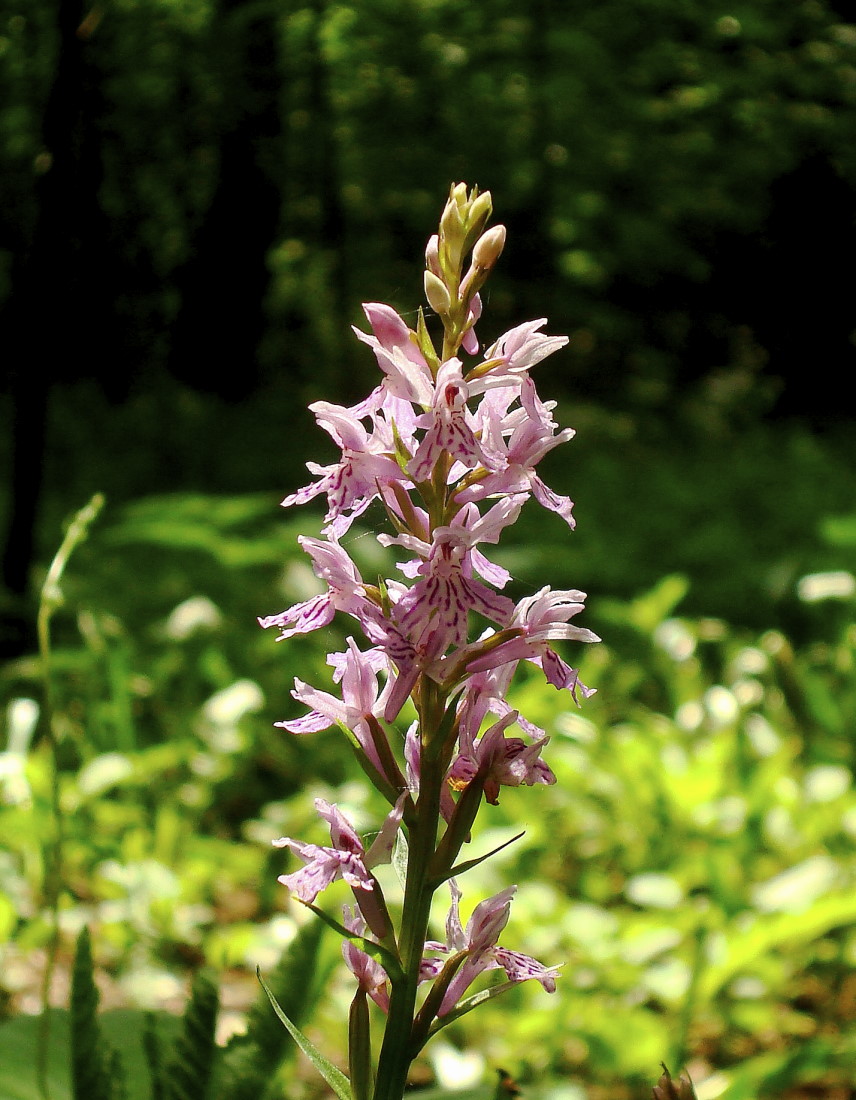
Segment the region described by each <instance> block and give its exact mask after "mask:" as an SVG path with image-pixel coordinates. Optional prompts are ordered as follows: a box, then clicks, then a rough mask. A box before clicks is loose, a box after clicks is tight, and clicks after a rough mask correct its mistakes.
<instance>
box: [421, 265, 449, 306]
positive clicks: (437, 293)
mask: <svg viewBox="0 0 856 1100" xmlns="http://www.w3.org/2000/svg"><path fill="white" fill-rule="evenodd" d="M425 297H426V298H427V299H428V305H429V306H430V307H431V308H432V309H433V310H434V312H435V313H441V314H443V313H448V312H449V310H450V309H451V308H452V299H451V298H450V297H449V291H448V290H447V289H446V284H445V283H444V282H443V280H442V279H440V278H438V277H437V276H436V275H435V274H434V272H433V271H426V272H425Z"/></svg>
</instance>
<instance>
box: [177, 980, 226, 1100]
mask: <svg viewBox="0 0 856 1100" xmlns="http://www.w3.org/2000/svg"><path fill="white" fill-rule="evenodd" d="M219 1007H220V997H219V993H218V990H217V986H216V984H215V983H214V981H213V980H212V978H211V977H210V976H209V975H208V974H206V973H205V972H200V973H199V974H197V975H196V977H195V978H194V979H193V986H192V988H191V991H190V1001H189V1002H188V1005H187V1008H186V1009H185V1012H184V1017H183V1019H182V1028H181V1033H180V1035H179V1036H178V1038H177V1039H176V1041H175V1047H174V1049H173V1053H172V1057H171V1058H170V1059H169V1062H168V1065H167V1070H166V1074H165V1080H164V1083H163V1096H164V1100H205V1097H206V1096H207V1095H208V1089H209V1085H210V1081H211V1074H212V1069H213V1066H214V1058H215V1055H216V1051H217V1048H216V1045H215V1042H214V1028H215V1026H216V1024H217V1011H218V1009H219Z"/></svg>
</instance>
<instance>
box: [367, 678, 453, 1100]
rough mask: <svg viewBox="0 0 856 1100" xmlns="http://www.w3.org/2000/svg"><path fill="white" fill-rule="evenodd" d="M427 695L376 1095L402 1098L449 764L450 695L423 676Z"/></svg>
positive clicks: (385, 1099)
mask: <svg viewBox="0 0 856 1100" xmlns="http://www.w3.org/2000/svg"><path fill="white" fill-rule="evenodd" d="M421 697H422V701H423V705H422V706H421V708H420V711H421V715H420V730H421V731H422V763H421V774H420V780H419V800H418V801H417V803H416V812H415V817H414V823H413V827H412V829H411V830H410V836H409V844H408V859H407V878H406V880H405V886H404V904H403V908H402V914H401V929H400V934H399V954H400V957H401V965H402V969H403V971H404V976H403V978H402V979H401V980H400V981H398V982H395V983H393V985H392V990H391V993H390V999H389V1013H388V1015H387V1022H386V1029H385V1031H384V1036H383V1043H382V1045H381V1050H380V1057H379V1059H378V1068H377V1081H376V1084H375V1091H374V1100H401V1097H402V1096H403V1094H404V1089H405V1085H406V1084H407V1073H408V1070H409V1069H410V1062H411V1060H412V1046H411V1032H412V1030H413V1018H414V1015H415V1011H416V992H417V987H418V984H419V969H420V965H421V963H422V954H423V951H424V949H425V940H426V939H427V935H428V921H429V918H430V916H431V901H432V898H433V895H434V889H435V887H434V884H433V883H432V881H431V878H430V875H429V867H430V865H431V861H432V859H433V857H434V852H435V850H436V845H437V829H438V826H439V822H440V793H441V790H442V783H443V767H442V759H441V757H440V753H439V751H438V750H439V746H437V745H436V744H434V743H432V734H433V740H434V741H436V734H437V731H438V730H439V729H440V726H441V720H442V717H443V712H444V710H445V704H446V696H445V695H444V694H443V693H441V692H439V691H438V690H437V689H436V685H434V684H432V683H431V682H430V681H429V680H428V679H427V677H423V678H422V683H421Z"/></svg>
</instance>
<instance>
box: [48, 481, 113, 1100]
mask: <svg viewBox="0 0 856 1100" xmlns="http://www.w3.org/2000/svg"><path fill="white" fill-rule="evenodd" d="M103 506H104V497H103V495H102V494H101V493H96V494H95V496H93V497H92V499H91V500H90V501H89V503H88V504H86V505H85V506H84V507H83V508H81V509H80V511H79V512H78V513H77V514H76V515H75V517H74V519H73V520H72V521H71V523H70V524H69V526H68V530H67V531H66V533H65V538H64V539H63V540H62V543H61V544H60V548H59V550H58V551H57V552H56V555H55V557H54V559H53V561H52V562H51V564H50V567H49V568H48V572H47V576H46V577H45V581H44V584H43V585H42V588H41V592H40V594H39V610H38V615H37V619H36V631H37V635H38V643H39V659H40V661H41V672H42V681H43V683H44V729H45V735H46V738H47V742H48V746H49V748H50V757H51V786H50V806H51V822H52V830H51V835H50V837H49V838H48V839H47V841H46V843H45V848H44V862H45V872H44V885H43V891H44V897H45V902H46V904H47V908H48V911H49V913H50V922H51V934H50V939H49V941H48V954H47V960H46V962H45V971H44V974H43V975H42V988H41V1001H42V1014H41V1021H40V1026H39V1036H38V1043H37V1049H36V1077H37V1078H38V1085H39V1093H40V1094H41V1096H42V1097H44V1100H48V1098H49V1096H50V1090H49V1087H48V1048H49V1045H50V993H51V987H52V986H53V976H54V971H55V970H56V959H57V953H58V951H59V942H60V927H59V899H60V893H61V890H62V880H63V846H64V839H65V835H64V834H65V829H64V826H63V817H62V800H61V791H60V776H59V759H58V749H59V745H58V743H57V738H56V731H55V730H54V696H55V693H54V688H53V670H52V666H51V631H50V624H51V619H52V618H53V614H54V612H55V611H56V610H57V609H58V608H59V607H61V606H62V603H63V596H62V590H61V588H60V581H61V580H62V575H63V573H64V572H65V567H66V565H67V564H68V560H69V558H70V557H71V555H72V552H73V551H74V549H75V547H77V546H78V545H79V544H80V543H81V542H83V540H84V539H85V538H86V535H87V533H88V531H89V527H90V525H91V524H92V523H93V521H94V520H95V518H96V517H97V515H98V513H99V512H100V511H101V509H102V507H103Z"/></svg>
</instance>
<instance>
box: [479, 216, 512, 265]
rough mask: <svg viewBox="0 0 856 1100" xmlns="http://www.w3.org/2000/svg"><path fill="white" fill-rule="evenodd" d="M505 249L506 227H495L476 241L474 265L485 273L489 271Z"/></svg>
mask: <svg viewBox="0 0 856 1100" xmlns="http://www.w3.org/2000/svg"><path fill="white" fill-rule="evenodd" d="M503 248H505V226H504V225H495V226H494V227H493V229H488V231H487V233H484V234H482V236H481V237H479V239H478V240H477V241H476V244H475V248H474V249H473V264H474V265H475V266H476V267H480V268H481V269H482V270H483V271H489V270H490V268H492V267H493V265H494V264H495V263H496V261H497V260H498V259H499V257H500V256H501V255H502V250H503Z"/></svg>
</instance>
